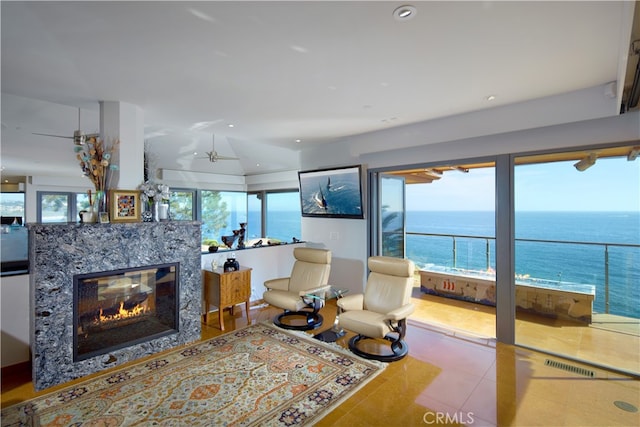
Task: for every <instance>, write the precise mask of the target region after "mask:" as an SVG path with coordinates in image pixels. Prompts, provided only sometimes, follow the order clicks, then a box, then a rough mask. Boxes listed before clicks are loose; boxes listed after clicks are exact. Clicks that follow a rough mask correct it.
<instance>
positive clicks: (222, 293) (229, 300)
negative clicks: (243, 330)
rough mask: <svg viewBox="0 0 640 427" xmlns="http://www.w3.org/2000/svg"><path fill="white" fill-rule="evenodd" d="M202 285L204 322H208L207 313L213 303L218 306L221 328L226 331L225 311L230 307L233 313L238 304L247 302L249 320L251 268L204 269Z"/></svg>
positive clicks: (248, 319)
mask: <svg viewBox="0 0 640 427" xmlns="http://www.w3.org/2000/svg"><path fill="white" fill-rule="evenodd" d="M202 282H203V283H202V286H203V288H204V304H205V313H204V322H205V323H207V314H208V313H209V306H210V305H211V304H213V305H215V306H216V307H218V317H219V319H220V330H221V331H224V319H223V311H224V309H225V308H227V307H229V308H230V309H231V313H232V314H233V307H234V306H235V305H236V304H241V303H243V302H244V303H245V308H246V310H247V321H250V318H249V300H250V298H251V269H250V268H247V267H240V270H238V271H227V272H225V271H223V270H222V269H221V268H216V269H215V270H214V271H210V270H203V275H202Z"/></svg>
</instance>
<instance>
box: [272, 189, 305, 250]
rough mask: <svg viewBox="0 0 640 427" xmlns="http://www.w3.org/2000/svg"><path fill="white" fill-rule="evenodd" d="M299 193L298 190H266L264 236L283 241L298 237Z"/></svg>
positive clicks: (299, 216) (299, 230) (299, 228)
mask: <svg viewBox="0 0 640 427" xmlns="http://www.w3.org/2000/svg"><path fill="white" fill-rule="evenodd" d="M300 218H301V214H300V195H299V194H298V191H297V190H296V191H283V192H267V193H266V209H265V220H266V221H265V222H266V230H265V237H268V238H269V239H277V240H280V241H283V242H291V241H293V238H294V237H295V238H296V239H300V233H301V230H302V228H301V225H300Z"/></svg>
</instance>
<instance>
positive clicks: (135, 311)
mask: <svg viewBox="0 0 640 427" xmlns="http://www.w3.org/2000/svg"><path fill="white" fill-rule="evenodd" d="M147 311H148V310H147V304H146V302H145V303H143V304H138V305H136V306H135V307H133V308H132V309H130V310H126V309H125V308H124V302H121V303H120V308H119V309H118V312H117V313H116V314H111V315H107V316H105V315H103V314H102V308H101V309H100V315H99V316H98V319H97V322H96V323H98V324H100V323H105V322H115V321H118V320H122V319H130V318H132V317H137V316H140V315H141V314H144V313H145V312H147Z"/></svg>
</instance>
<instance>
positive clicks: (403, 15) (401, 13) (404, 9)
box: [393, 5, 418, 21]
mask: <svg viewBox="0 0 640 427" xmlns="http://www.w3.org/2000/svg"><path fill="white" fill-rule="evenodd" d="M417 13H418V9H416V8H415V6H411V5H404V6H400V7H398V8H396V9H395V10H394V11H393V17H394V18H395V19H396V20H398V21H408V20H409V19H411V18H413V17H414V16H416V14H417Z"/></svg>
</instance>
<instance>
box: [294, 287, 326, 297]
mask: <svg viewBox="0 0 640 427" xmlns="http://www.w3.org/2000/svg"><path fill="white" fill-rule="evenodd" d="M330 288H331V285H324V286H318V287H317V288H312V289H305V290H304V291H300V292H298V295H300V296H301V297H303V296H305V295H311V294H317V293H320V292H327V291H328V290H329V289H330Z"/></svg>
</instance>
